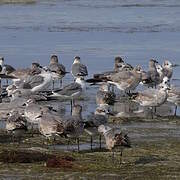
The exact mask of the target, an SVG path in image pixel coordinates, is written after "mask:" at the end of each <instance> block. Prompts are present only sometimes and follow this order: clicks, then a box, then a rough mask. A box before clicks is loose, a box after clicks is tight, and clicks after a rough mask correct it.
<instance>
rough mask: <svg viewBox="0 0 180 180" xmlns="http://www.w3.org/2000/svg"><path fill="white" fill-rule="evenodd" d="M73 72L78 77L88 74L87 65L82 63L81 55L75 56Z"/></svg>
mask: <svg viewBox="0 0 180 180" xmlns="http://www.w3.org/2000/svg"><path fill="white" fill-rule="evenodd" d="M71 74H72V75H73V77H74V78H75V79H76V78H78V77H83V78H84V77H85V76H88V71H87V67H86V66H85V65H84V64H81V60H80V57H79V56H75V58H74V62H73V65H72V68H71Z"/></svg>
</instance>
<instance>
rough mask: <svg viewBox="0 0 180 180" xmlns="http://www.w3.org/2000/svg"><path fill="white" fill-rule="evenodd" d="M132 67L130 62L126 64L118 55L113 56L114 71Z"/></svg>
mask: <svg viewBox="0 0 180 180" xmlns="http://www.w3.org/2000/svg"><path fill="white" fill-rule="evenodd" d="M132 69H133V67H132V66H131V65H130V64H127V63H125V62H124V61H123V59H122V58H121V57H120V56H117V57H115V59H114V71H116V72H118V71H123V70H132Z"/></svg>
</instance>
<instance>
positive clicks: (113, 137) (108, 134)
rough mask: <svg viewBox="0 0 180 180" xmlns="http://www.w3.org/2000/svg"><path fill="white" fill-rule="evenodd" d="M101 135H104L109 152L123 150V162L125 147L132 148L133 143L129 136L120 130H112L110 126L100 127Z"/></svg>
mask: <svg viewBox="0 0 180 180" xmlns="http://www.w3.org/2000/svg"><path fill="white" fill-rule="evenodd" d="M98 131H99V133H102V134H103V135H104V138H105V142H106V147H107V149H108V150H110V151H113V159H114V150H115V149H117V148H120V149H121V154H120V155H121V162H122V153H123V147H131V142H130V139H129V137H128V135H127V134H124V133H123V132H122V131H121V130H120V129H119V128H111V127H110V126H108V125H100V126H99V127H98Z"/></svg>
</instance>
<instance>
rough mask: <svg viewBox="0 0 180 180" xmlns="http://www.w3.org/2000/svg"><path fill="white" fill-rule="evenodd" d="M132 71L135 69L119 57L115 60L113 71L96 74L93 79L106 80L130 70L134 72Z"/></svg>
mask: <svg viewBox="0 0 180 180" xmlns="http://www.w3.org/2000/svg"><path fill="white" fill-rule="evenodd" d="M132 69H133V67H132V66H131V65H130V64H127V63H125V62H124V61H123V59H122V58H121V57H119V56H117V57H115V59H114V69H113V70H111V71H106V72H102V73H98V74H94V75H93V78H94V79H96V80H98V79H102V78H105V77H106V76H110V75H113V74H115V73H116V72H119V71H125V70H127V71H128V70H132Z"/></svg>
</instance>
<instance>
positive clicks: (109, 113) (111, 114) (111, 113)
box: [107, 112, 115, 116]
mask: <svg viewBox="0 0 180 180" xmlns="http://www.w3.org/2000/svg"><path fill="white" fill-rule="evenodd" d="M107 114H108V115H110V116H114V115H115V114H114V113H113V112H108V113H107Z"/></svg>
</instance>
